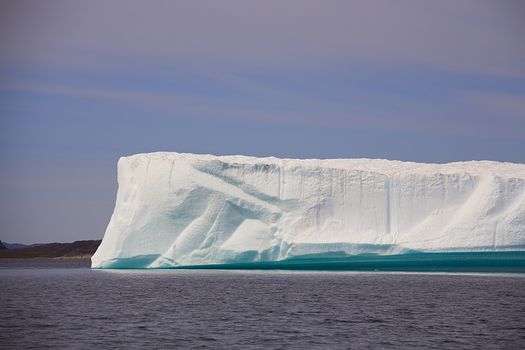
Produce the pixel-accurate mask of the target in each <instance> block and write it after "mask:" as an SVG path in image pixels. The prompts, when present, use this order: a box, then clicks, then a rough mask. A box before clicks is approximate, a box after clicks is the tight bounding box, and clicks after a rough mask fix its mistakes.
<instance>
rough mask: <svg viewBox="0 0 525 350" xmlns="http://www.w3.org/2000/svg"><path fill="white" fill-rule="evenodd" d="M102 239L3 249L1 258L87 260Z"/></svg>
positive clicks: (0, 253) (0, 252)
mask: <svg viewBox="0 0 525 350" xmlns="http://www.w3.org/2000/svg"><path fill="white" fill-rule="evenodd" d="M100 242H101V241H100V240H87V241H75V242H72V243H47V244H35V245H31V246H28V247H25V248H18V249H1V250H0V259H55V260H73V259H74V260H87V259H91V256H93V254H95V251H96V250H97V248H98V246H99V245H100Z"/></svg>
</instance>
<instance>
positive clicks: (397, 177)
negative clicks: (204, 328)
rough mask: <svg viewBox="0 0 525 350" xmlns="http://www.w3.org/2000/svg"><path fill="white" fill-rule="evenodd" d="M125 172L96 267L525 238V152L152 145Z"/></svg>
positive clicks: (524, 243) (521, 244)
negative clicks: (320, 153) (476, 154)
mask: <svg viewBox="0 0 525 350" xmlns="http://www.w3.org/2000/svg"><path fill="white" fill-rule="evenodd" d="M118 183H119V190H118V194H117V201H116V206H115V211H114V213H113V215H112V217H111V221H110V223H109V225H108V228H107V230H106V233H105V236H104V239H103V241H102V244H101V245H100V247H99V248H98V250H97V252H96V253H95V255H94V256H93V258H92V266H93V267H97V268H104V267H108V268H110V267H130V268H155V267H170V266H181V265H202V264H214V263H233V262H251V261H275V260H283V259H289V258H292V257H297V256H304V255H311V254H316V255H319V256H322V255H323V254H324V255H326V254H334V253H339V254H348V255H353V254H369V253H373V254H399V253H408V252H413V251H424V252H446V251H485V250H489V251H494V250H523V249H525V164H511V163H499V162H489V161H480V162H475V161H472V162H461V163H449V164H420V163H410V162H399V161H388V160H372V159H333V160H314V159H312V160H295V159H277V158H255V157H245V156H222V157H217V156H211V155H194V154H179V153H151V154H138V155H134V156H130V157H123V158H121V159H120V160H119V163H118Z"/></svg>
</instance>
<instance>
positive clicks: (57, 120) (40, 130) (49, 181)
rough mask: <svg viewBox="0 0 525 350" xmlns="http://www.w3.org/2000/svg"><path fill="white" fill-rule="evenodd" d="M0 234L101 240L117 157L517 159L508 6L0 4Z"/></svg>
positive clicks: (521, 157) (515, 44)
mask: <svg viewBox="0 0 525 350" xmlns="http://www.w3.org/2000/svg"><path fill="white" fill-rule="evenodd" d="M0 17H1V20H0V41H1V43H2V48H3V49H2V50H1V51H0V133H1V138H0V146H1V147H0V160H1V162H2V164H3V166H2V172H1V175H0V193H1V198H2V199H1V201H2V202H1V209H2V210H1V212H0V222H1V224H0V225H1V227H0V228H1V231H0V239H2V240H4V241H7V242H22V243H33V242H48V241H72V240H76V239H90V238H101V237H102V235H103V232H104V229H105V226H106V224H107V222H108V221H109V217H110V215H111V212H112V209H113V203H114V197H115V193H116V187H117V184H116V161H117V159H118V157H120V156H123V155H128V154H133V153H138V152H150V151H161V150H162V151H178V152H195V153H213V154H246V155H256V156H268V155H273V156H279V157H300V158H342V157H370V158H387V159H400V160H412V161H422V162H450V161H460V160H472V159H490V160H499V161H511V162H521V163H524V162H525V40H523V37H525V6H524V5H523V2H520V1H505V0H503V1H461V2H458V1H387V0H385V1H221V2H218V1H198V2H197V1H142V2H141V1H111V2H107V1H98V0H96V1H85V2H75V1H56V0H50V1H45V2H44V1H25V0H22V1H3V2H2V4H1V5H0Z"/></svg>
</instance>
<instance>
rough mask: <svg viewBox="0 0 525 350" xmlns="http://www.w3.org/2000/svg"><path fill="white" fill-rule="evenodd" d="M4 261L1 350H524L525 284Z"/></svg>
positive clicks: (463, 277) (524, 279) (515, 278)
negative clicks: (104, 267)
mask: <svg viewBox="0 0 525 350" xmlns="http://www.w3.org/2000/svg"><path fill="white" fill-rule="evenodd" d="M87 266H88V264H87V263H86V262H75V261H63V262H60V261H52V260H46V261H36V260H31V261H0V308H1V309H0V348H2V349H32V348H35V349H46V348H49V349H62V348H67V349H76V348H79V349H84V348H85V349H87V348H101V349H102V348H129V349H135V348H145V349H151V348H182V349H381V348H388V349H421V348H425V349H480V348H483V349H522V348H524V346H525V276H524V275H503V274H499V275H497V274H492V275H491V274H416V273H410V274H408V273H404V274H403V273H401V274H400V273H383V272H381V273H373V272H327V271H324V272H321V271H319V272H316V271H279V270H271V271H256V270H250V271H243V270H235V271H232V270H154V271H144V270H121V271H117V270H90V269H88V268H87Z"/></svg>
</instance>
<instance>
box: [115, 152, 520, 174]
mask: <svg viewBox="0 0 525 350" xmlns="http://www.w3.org/2000/svg"><path fill="white" fill-rule="evenodd" d="M144 157H145V158H149V159H165V160H173V159H175V158H179V159H180V158H183V159H187V160H191V161H211V160H218V161H221V162H224V163H229V164H273V165H281V164H283V163H286V165H289V166H299V167H301V166H302V167H323V168H334V169H353V170H358V171H367V172H377V173H382V174H389V175H392V174H396V173H403V172H410V173H419V174H425V173H426V174H435V173H443V174H453V173H471V174H490V175H495V176H505V177H515V178H525V164H522V163H510V162H498V161H492V160H471V161H462V162H451V163H419V162H411V161H400V160H388V159H371V158H333V159H315V158H311V159H296V158H276V157H254V156H243V155H227V156H216V155H212V154H195V153H178V152H152V153H139V154H134V155H130V156H127V157H122V158H130V159H134V158H144Z"/></svg>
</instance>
